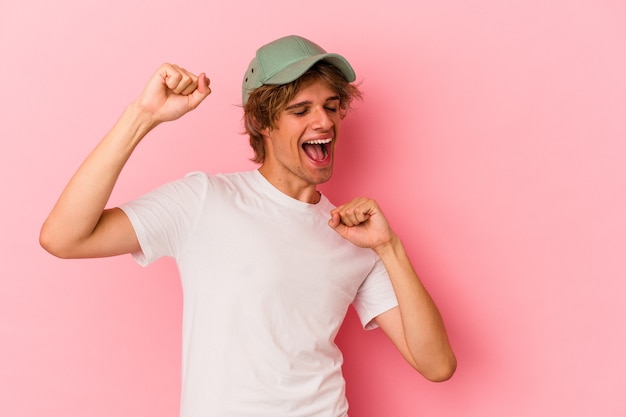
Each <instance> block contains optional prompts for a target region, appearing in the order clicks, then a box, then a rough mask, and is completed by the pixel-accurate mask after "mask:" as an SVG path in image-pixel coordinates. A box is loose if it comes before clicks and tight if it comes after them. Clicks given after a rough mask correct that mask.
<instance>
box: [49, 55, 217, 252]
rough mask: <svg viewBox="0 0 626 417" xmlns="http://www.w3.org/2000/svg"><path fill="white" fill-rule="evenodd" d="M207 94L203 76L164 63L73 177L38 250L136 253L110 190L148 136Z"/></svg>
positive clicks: (128, 226) (135, 244)
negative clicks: (110, 206)
mask: <svg viewBox="0 0 626 417" xmlns="http://www.w3.org/2000/svg"><path fill="white" fill-rule="evenodd" d="M210 93H211V90H210V88H209V80H208V79H207V78H206V76H205V75H204V74H200V75H199V76H195V75H194V74H192V73H190V72H188V71H186V70H185V69H183V68H180V67H178V66H176V65H171V64H164V65H162V66H161V67H160V68H159V69H158V71H157V72H156V73H155V74H154V75H153V76H152V78H151V79H150V81H149V82H148V83H147V84H146V86H145V88H144V90H143V92H142V94H141V96H140V97H139V99H138V100H137V101H135V102H133V103H131V104H130V105H129V106H128V107H127V108H126V109H125V110H124V112H123V113H122V115H121V117H120V118H119V120H118V121H117V122H116V123H115V125H114V126H113V128H112V129H111V130H110V131H109V133H108V134H107V135H106V136H105V137H104V138H103V139H102V141H101V142H100V143H99V144H98V145H97V146H96V148H95V149H94V150H93V151H92V152H91V153H90V154H89V156H88V157H87V158H86V159H85V161H84V162H83V163H82V164H81V166H80V167H79V168H78V170H77V171H76V173H75V174H74V176H73V177H72V178H71V180H70V181H69V183H68V184H67V186H66V187H65V189H64V190H63V192H62V193H61V196H60V197H59V199H58V201H57V203H56V204H55V206H54V207H53V209H52V211H51V212H50V215H49V216H48V218H47V219H46V221H45V222H44V224H43V226H42V228H41V233H40V236H39V242H40V244H41V246H42V247H43V248H44V249H46V250H47V251H48V252H50V253H51V254H53V255H55V256H58V257H61V258H95V257H104V256H113V255H120V254H123V253H130V252H134V251H137V250H139V243H138V242H137V238H136V236H135V232H134V230H133V228H132V226H131V224H130V221H129V220H128V217H127V216H126V215H125V214H124V212H122V211H121V210H120V209H119V208H113V209H105V207H106V204H107V202H108V200H109V197H110V196H111V192H112V191H113V187H114V186H115V183H116V182H117V179H118V177H119V175H120V173H121V171H122V168H123V167H124V165H125V164H126V162H127V161H128V159H129V158H130V155H131V154H132V152H133V151H134V149H135V147H136V146H137V145H138V144H139V142H140V141H141V140H142V139H143V138H144V137H145V136H146V134H148V132H150V131H151V130H152V129H154V128H155V127H156V126H158V125H159V124H161V123H163V122H166V121H171V120H175V119H178V118H179V117H181V116H183V115H184V114H185V113H187V112H189V111H191V110H193V109H195V108H196V107H198V105H199V104H200V103H201V102H202V100H204V99H205V98H206V97H207V96H208V95H209V94H210Z"/></svg>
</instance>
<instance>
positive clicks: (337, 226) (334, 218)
mask: <svg viewBox="0 0 626 417" xmlns="http://www.w3.org/2000/svg"><path fill="white" fill-rule="evenodd" d="M328 226H329V227H330V228H331V229H333V230H334V231H335V232H337V233H338V234H339V235H340V236H343V235H344V232H345V229H346V225H345V224H342V223H341V217H340V216H339V213H333V214H332V215H331V217H330V219H328Z"/></svg>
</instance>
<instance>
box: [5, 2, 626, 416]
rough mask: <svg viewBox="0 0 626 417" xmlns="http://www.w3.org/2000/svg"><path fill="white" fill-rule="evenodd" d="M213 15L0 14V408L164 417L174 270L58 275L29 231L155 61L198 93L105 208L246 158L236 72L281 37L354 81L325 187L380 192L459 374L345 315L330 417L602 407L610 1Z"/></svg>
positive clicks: (625, 330) (621, 403)
mask: <svg viewBox="0 0 626 417" xmlns="http://www.w3.org/2000/svg"><path fill="white" fill-rule="evenodd" d="M213 3H215V2H209V1H203V2H200V1H178V2H165V1H162V0H153V1H150V2H147V1H142V2H138V1H133V0H112V1H106V2H102V1H99V2H98V1H78V0H74V1H72V0H59V1H54V2H50V1H43V0H35V1H32V2H17V1H13V2H9V1H3V2H2V5H0V60H1V61H0V62H1V65H0V74H1V77H0V80H1V83H2V90H1V91H2V92H1V93H0V94H1V97H2V100H1V101H0V106H2V108H1V111H0V117H1V118H2V122H1V123H0V138H1V140H2V152H1V153H0V155H1V158H2V162H1V163H0V181H1V182H2V183H1V184H0V185H1V189H2V190H3V199H2V201H3V208H2V210H3V216H2V218H1V219H0V222H1V223H0V230H1V231H2V232H1V233H0V245H1V247H0V249H1V251H0V254H1V255H0V256H1V261H0V268H1V271H0V276H1V279H0V335H2V343H1V344H0V384H1V385H2V386H1V387H0V415H3V416H7V417H41V416H63V417H79V416H80V417H83V416H90V417H99V416H153V417H171V416H174V415H176V412H177V407H178V394H179V388H178V373H179V360H180V352H179V333H180V307H181V300H180V288H179V285H178V282H177V280H176V275H175V268H174V267H173V265H172V263H171V262H169V261H167V260H164V261H161V262H159V263H158V264H157V265H155V266H152V267H150V268H147V269H142V268H139V267H138V266H136V265H135V264H134V263H133V261H132V260H131V259H130V257H121V258H115V259H106V260H86V261H61V260H57V259H55V258H53V257H51V256H49V255H47V254H46V253H44V252H43V250H42V249H40V248H39V246H38V243H37V235H38V231H39V227H40V224H41V222H42V221H43V219H44V218H45V216H46V214H47V212H48V210H49V209H50V207H51V205H52V204H53V202H54V201H55V199H56V196H57V195H58V193H59V192H60V190H61V188H62V186H63V185H64V184H65V182H66V181H67V179H68V178H69V176H70V175H71V173H72V172H73V170H74V169H75V168H76V166H77V165H78V163H79V162H80V161H81V160H82V158H83V157H84V156H85V155H86V153H87V152H88V151H89V150H90V149H91V148H92V147H93V146H94V145H95V143H96V142H97V141H98V140H99V139H100V137H101V136H102V135H103V134H104V133H105V132H106V130H107V129H108V127H109V126H110V125H111V124H112V123H113V122H114V120H115V119H116V118H117V116H118V115H119V114H120V112H121V110H122V108H123V106H125V105H126V104H127V103H128V102H129V101H130V100H132V99H133V98H135V97H136V95H137V94H138V93H139V91H140V89H141V88H142V86H143V84H144V82H145V81H146V80H147V77H148V76H149V75H150V74H151V73H152V72H153V70H154V69H155V68H156V67H157V66H158V65H159V64H160V63H161V62H162V61H173V62H176V63H179V64H181V65H184V66H186V67H187V68H189V69H190V70H193V71H204V70H206V71H207V72H208V73H209V75H210V77H211V79H212V88H213V91H214V93H213V95H212V97H210V98H209V99H208V100H207V101H206V102H205V103H203V105H202V106H201V108H200V109H198V110H197V111H196V112H195V113H194V114H191V115H189V116H188V117H186V118H184V119H182V120H180V121H179V122H177V123H175V124H171V125H168V126H163V127H162V128H161V129H160V130H158V131H155V132H153V134H152V135H151V137H150V140H147V141H146V142H145V143H144V144H142V145H141V146H140V148H139V150H138V152H137V153H136V155H135V156H134V157H133V159H132V160H131V162H130V164H129V166H128V168H127V170H126V171H125V172H124V174H123V177H122V179H121V183H120V187H119V188H118V190H117V191H116V193H115V195H114V196H113V202H112V203H113V204H119V203H121V202H122V201H125V200H126V199H129V198H132V197H135V196H137V195H139V194H140V193H143V192H144V191H147V190H149V189H150V188H152V187H153V186H155V185H157V184H160V183H161V182H163V181H165V180H169V179H173V178H176V177H179V176H181V175H182V174H184V173H185V172H186V171H189V170H192V169H204V170H207V171H210V172H218V171H231V170H236V169H244V168H250V167H252V165H251V163H250V162H248V161H247V158H248V157H249V156H250V155H251V154H250V151H249V150H248V147H247V144H246V141H245V138H243V137H242V136H240V135H238V134H237V133H238V132H239V131H240V130H241V124H240V110H239V108H238V107H237V103H238V100H239V97H240V92H239V88H240V76H241V73H242V71H243V70H244V69H245V67H246V65H247V63H248V61H249V59H250V58H251V56H252V54H253V52H254V50H255V48H256V47H257V46H258V45H259V44H261V43H264V42H266V41H269V40H272V39H273V38H276V37H278V36H282V35H286V34H290V33H299V34H302V35H304V36H307V37H310V38H312V39H315V40H316V41H318V42H319V43H320V44H322V45H324V46H326V47H327V49H332V50H337V51H340V52H342V53H343V54H344V55H346V56H347V57H348V58H349V59H350V60H351V61H352V63H353V64H354V66H355V67H356V69H357V72H358V75H359V79H360V80H361V81H362V82H363V89H364V90H365V92H366V98H365V101H364V102H363V103H362V104H360V105H359V106H358V108H357V111H356V112H355V113H354V114H353V115H352V116H351V117H350V118H349V119H348V120H347V121H346V124H345V130H346V132H345V134H344V137H343V143H342V144H341V148H340V151H339V152H340V155H339V156H340V161H339V163H338V166H337V173H336V177H335V178H334V180H333V182H332V183H331V184H329V185H327V186H326V187H325V191H326V193H327V194H328V195H330V196H331V197H332V198H333V199H334V200H335V201H336V202H342V201H344V200H346V199H348V198H351V197H353V196H356V195H360V194H367V195H369V196H372V197H375V198H376V199H378V200H379V202H380V203H381V205H382V206H383V208H384V210H385V211H386V213H387V215H388V217H389V218H390V220H391V221H392V224H393V225H395V228H396V229H397V231H398V232H399V233H400V234H401V235H402V237H403V239H404V241H405V243H406V246H407V247H408V249H409V251H410V253H411V254H412V257H413V258H414V260H415V264H416V267H417V269H418V271H419V272H420V274H421V275H422V277H423V279H424V281H426V283H427V285H428V286H429V288H430V289H431V292H432V293H433V295H434V297H435V298H436V299H437V301H438V303H439V305H440V307H441V310H442V312H443V314H444V316H445V318H446V321H447V323H448V327H449V330H450V334H451V339H452V342H453V344H454V346H455V348H456V351H457V353H458V358H459V362H460V364H459V369H458V372H457V374H456V375H455V377H454V378H453V379H452V380H451V381H449V382H447V383H443V384H432V383H428V382H426V381H424V380H422V379H421V378H420V377H419V376H418V375H417V374H415V373H413V372H412V371H410V370H409V369H408V366H406V365H405V364H404V363H402V360H401V359H400V358H399V355H397V354H396V353H395V352H394V350H393V348H392V347H391V346H390V344H389V343H388V342H387V341H386V340H385V339H384V337H383V336H382V335H381V333H380V332H376V331H374V332H368V333H366V332H363V331H361V330H360V329H359V328H358V326H357V324H356V321H355V319H354V315H353V313H351V314H350V316H349V319H348V321H347V323H346V325H345V326H344V329H343V332H342V333H341V336H340V343H341V345H342V346H343V347H344V349H345V353H346V366H345V372H346V377H347V379H348V384H349V388H348V389H349V391H348V394H349V396H350V401H351V405H352V415H353V416H355V417H387V416H392V417H412V416H446V417H458V416H463V417H466V416H467V417H474V416H475V417H489V416H497V417H501V416H519V417H531V416H532V417H535V416H569V417H577V416H581V417H582V416H585V417H586V416H590V415H595V416H623V415H626V399H625V397H624V382H623V380H624V375H626V360H624V356H623V352H624V350H625V349H626V325H625V323H624V317H625V315H626V306H625V305H626V303H624V295H623V294H624V293H625V292H626V284H625V283H624V282H625V280H624V278H626V261H625V257H624V252H625V248H626V196H625V195H624V190H625V189H626V164H625V163H624V159H625V155H626V76H625V74H626V54H625V53H624V51H625V41H626V25H625V24H624V22H626V6H625V3H624V2H622V1H618V0H612V1H611V0H581V1H576V2H572V1H564V0H561V1H558V0H552V1H521V0H514V1H507V2H503V1H497V0H477V1H474V2H467V1H465V0H442V1H437V2H434V1H425V0H415V1H412V2H405V1H394V0H392V1H385V2H383V3H380V2H364V1H356V0H345V1H329V0H320V1H318V2H315V3H310V4H308V3H298V4H297V5H296V4H295V3H293V2H286V1H281V0H269V1H267V2H265V3H264V6H263V7H260V6H258V5H254V6H252V5H251V4H252V2H248V1H246V2H239V1H228V2H223V3H222V4H213ZM470 3H471V5H470ZM406 4H411V6H407V5H406ZM301 8H305V9H307V10H305V11H303V10H302V9H301ZM261 9H263V10H264V12H263V13H262V14H259V11H260V10H261Z"/></svg>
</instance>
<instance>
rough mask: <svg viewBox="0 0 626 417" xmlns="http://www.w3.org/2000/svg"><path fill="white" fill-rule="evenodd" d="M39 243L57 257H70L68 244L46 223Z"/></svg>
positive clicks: (40, 233) (40, 234)
mask: <svg viewBox="0 0 626 417" xmlns="http://www.w3.org/2000/svg"><path fill="white" fill-rule="evenodd" d="M39 245H40V246H41V247H42V248H43V249H44V250H45V251H46V252H48V253H49V254H51V255H53V256H56V257H57V258H62V259H68V258H70V256H69V252H68V250H67V245H64V244H63V243H62V241H61V239H59V238H58V236H57V234H56V233H54V232H53V231H51V230H50V228H49V227H46V224H44V225H43V226H42V227H41V231H40V232H39Z"/></svg>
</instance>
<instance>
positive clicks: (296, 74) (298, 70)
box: [263, 54, 356, 85]
mask: <svg viewBox="0 0 626 417" xmlns="http://www.w3.org/2000/svg"><path fill="white" fill-rule="evenodd" d="M319 61H327V62H328V63H329V64H331V65H333V66H335V67H337V68H338V69H339V70H340V71H341V73H342V74H343V76H344V77H345V78H346V80H347V81H348V82H349V83H351V82H353V81H354V80H355V79H356V75H355V73H354V70H353V69H352V66H351V65H350V63H348V61H347V60H346V59H345V58H344V57H342V56H341V55H337V54H321V55H315V56H310V57H308V58H305V59H302V60H300V61H298V62H294V63H293V64H291V65H288V66H286V67H285V68H283V69H282V70H281V71H279V72H277V73H276V74H274V75H272V76H271V77H270V78H268V79H266V80H265V81H264V82H263V84H271V85H283V84H288V83H290V82H292V81H295V80H297V79H298V78H300V77H301V76H302V75H303V74H304V73H305V72H307V71H308V70H309V68H311V67H312V66H313V65H315V64H316V63H317V62H319Z"/></svg>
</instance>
